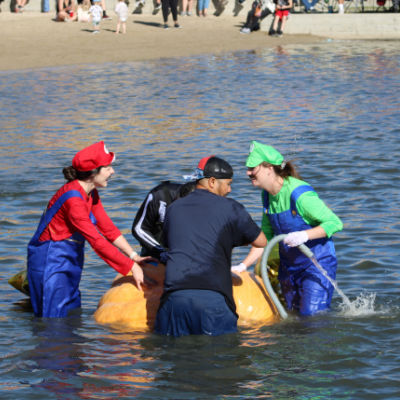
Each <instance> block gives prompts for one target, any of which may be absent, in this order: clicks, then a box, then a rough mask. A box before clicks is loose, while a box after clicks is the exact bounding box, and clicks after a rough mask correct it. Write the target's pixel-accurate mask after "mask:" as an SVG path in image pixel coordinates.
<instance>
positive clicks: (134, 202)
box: [0, 41, 400, 399]
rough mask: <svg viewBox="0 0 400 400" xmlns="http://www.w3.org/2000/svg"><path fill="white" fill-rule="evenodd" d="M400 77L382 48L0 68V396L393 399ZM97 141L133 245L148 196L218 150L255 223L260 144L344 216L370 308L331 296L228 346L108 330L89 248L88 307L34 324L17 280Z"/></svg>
mask: <svg viewBox="0 0 400 400" xmlns="http://www.w3.org/2000/svg"><path fill="white" fill-rule="evenodd" d="M399 77H400V50H399V48H398V42H382V41H381V42H355V43H351V42H330V43H323V44H319V45H312V46H285V47H278V48H275V49H266V50H264V51H262V52H239V53H234V54H230V55H224V56H214V57H213V56H202V57H194V58H184V59H179V60H162V61H158V62H146V63H129V64H105V65H100V66H79V67H65V68H47V69H40V70H34V71H13V72H2V73H0V96H1V98H2V106H1V110H0V133H1V147H0V182H1V185H0V202H1V214H0V271H1V274H0V302H1V306H2V312H1V314H0V327H1V330H0V355H1V364H0V397H1V398H2V399H75V398H76V399H78V398H82V399H105V398H112V399H115V398H117V397H123V398H138V399H150V398H151V399H157V398H160V399H161V398H162V399H164V398H165V399H214V398H215V399H216V398H218V399H245V398H251V399H256V398H257V399H269V398H271V399H398V398H399V395H398V393H399V389H400V384H399V380H400V367H399V365H400V357H399V352H400V351H399V339H400V337H399V336H400V325H399V317H400V312H399V306H398V303H397V301H398V293H399V283H400V279H399V266H400V265H399V261H398V255H399V250H398V249H399V248H400V246H399V242H400V240H399V234H400V222H399V221H400V220H399V215H400V212H399V208H400V206H399V204H400V201H399V200H400V199H399V186H398V182H397V180H398V177H399V173H400V165H399V158H398V157H399V154H400V139H399V137H400V135H399V133H400V129H399V123H398V121H399V111H400V107H399V92H400V91H399V89H400V84H399V82H400V79H399ZM101 139H104V140H105V142H106V143H107V145H108V147H109V148H110V149H111V150H112V151H115V152H116V153H117V163H116V171H117V174H116V175H115V177H114V178H113V180H112V181H111V182H110V184H109V187H108V188H107V189H106V190H105V191H103V192H102V194H101V195H102V199H103V203H104V204H105V206H106V209H107V211H108V212H109V214H110V216H111V217H112V219H113V220H114V222H116V224H117V225H118V226H119V227H120V229H121V230H122V231H123V233H124V234H126V236H127V237H128V239H129V240H130V242H131V243H133V244H135V242H134V240H133V238H132V237H131V236H130V227H131V223H132V220H133V218H134V215H135V213H136V211H137V209H138V207H139V205H140V203H141V201H142V200H143V198H144V196H145V194H146V192H147V191H148V190H149V189H150V188H151V187H153V186H154V185H156V184H157V183H158V182H159V181H161V180H164V179H172V180H175V181H181V176H182V175H183V174H186V173H188V172H191V171H192V169H193V167H194V166H195V165H196V164H197V162H198V160H199V159H200V158H201V157H203V156H205V155H209V154H216V155H219V156H222V157H224V158H226V159H227V160H228V161H229V162H230V163H231V164H232V165H233V167H234V169H235V181H234V186H233V191H232V194H231V196H232V197H234V198H236V199H238V200H239V201H241V202H242V203H244V204H245V205H246V207H247V208H248V209H249V210H250V212H251V213H252V215H253V216H254V218H255V219H256V220H258V221H260V219H261V205H260V200H259V192H258V191H257V190H255V189H253V188H252V187H251V185H250V183H249V182H248V180H247V179H246V176H245V168H244V161H245V158H246V155H247V151H248V146H249V142H250V140H253V139H256V140H259V141H262V142H264V143H269V144H271V145H274V146H276V147H277V148H278V149H279V150H280V151H281V152H282V153H283V154H285V155H286V156H287V158H288V159H294V160H295V161H296V163H297V165H298V167H299V170H300V172H301V174H302V176H303V178H304V179H305V180H307V181H309V183H311V184H312V185H313V186H314V187H315V189H316V190H317V191H318V193H319V194H320V196H321V197H322V198H323V199H324V200H325V201H326V203H327V204H328V205H329V206H330V207H332V208H333V210H334V211H335V212H336V213H337V214H338V215H339V216H340V217H341V218H342V220H343V222H344V230H343V231H342V232H340V233H338V234H336V235H335V243H336V249H337V254H338V259H339V269H338V274H337V279H338V285H339V287H340V288H341V289H342V290H343V292H344V293H345V294H346V295H347V296H348V297H349V298H350V299H351V300H352V301H355V300H356V299H358V300H357V301H360V302H363V301H364V302H367V303H368V302H369V303H368V304H364V305H362V304H361V303H360V304H359V305H357V307H358V309H359V310H361V311H364V312H359V313H349V312H346V310H344V309H343V306H342V304H341V299H340V297H339V296H337V295H336V296H335V297H334V300H333V307H332V311H331V312H330V313H328V314H326V315H319V316H316V317H312V318H304V319H301V318H297V317H296V316H290V318H289V319H288V320H286V321H285V322H282V323H279V324H276V325H274V326H268V327H264V328H263V329H260V330H251V329H244V328H242V329H241V330H240V332H239V333H238V334H235V335H226V336H223V337H218V338H208V337H187V338H180V339H171V338H163V337H158V336H156V335H152V334H147V335H144V334H139V333H135V332H121V331H113V330H111V329H109V328H107V327H103V326H99V325H97V324H96V323H95V321H94V320H93V318H92V315H93V313H94V311H95V309H96V306H97V302H98V300H99V299H100V297H101V296H102V294H103V293H104V292H105V291H106V290H107V289H108V287H109V284H110V282H111V280H112V279H113V277H114V275H115V274H114V272H113V270H112V269H111V268H108V267H107V266H105V265H104V263H103V262H102V261H101V260H100V259H99V258H98V257H97V256H95V255H94V253H93V251H92V250H91V249H89V248H87V256H86V263H85V269H84V274H83V278H82V283H81V290H82V295H83V298H82V300H83V307H82V313H81V314H80V315H75V316H71V317H69V318H66V319H62V320H54V321H45V320H41V319H36V318H33V316H32V314H31V312H30V311H29V308H28V306H27V304H26V300H25V299H24V298H23V295H20V294H19V293H18V292H17V291H16V290H15V289H13V288H12V287H11V286H9V285H8V283H7V280H8V278H9V277H10V276H11V275H13V274H14V273H16V272H18V271H19V270H21V269H22V268H24V266H25V257H26V245H27V242H28V240H29V239H30V237H31V236H32V234H33V232H34V229H35V227H36V224H37V222H38V220H39V217H40V214H41V212H42V210H43V208H44V207H45V205H46V203H47V201H48V200H49V198H50V197H51V195H52V194H53V193H54V192H55V190H56V189H57V188H58V187H59V186H61V185H62V183H63V179H62V173H61V170H62V167H63V166H67V165H69V164H70V162H71V159H72V157H73V155H74V154H75V152H76V150H77V149H80V148H82V147H84V146H86V145H89V144H91V143H92V142H94V141H98V140H101ZM136 245H137V244H136ZM245 253H246V249H238V250H236V251H235V253H234V262H235V261H239V260H240V259H241V257H243V255H244V254H245Z"/></svg>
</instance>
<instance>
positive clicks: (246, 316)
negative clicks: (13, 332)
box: [94, 264, 280, 331]
mask: <svg viewBox="0 0 400 400" xmlns="http://www.w3.org/2000/svg"><path fill="white" fill-rule="evenodd" d="M143 270H144V273H145V277H146V278H145V281H147V282H150V284H149V285H146V287H144V288H143V291H139V290H138V289H137V288H136V286H135V284H134V280H133V278H132V276H129V275H128V276H122V275H117V277H116V278H115V279H114V281H113V283H112V287H111V289H109V290H108V291H107V292H106V293H105V294H104V295H103V297H102V298H101V299H100V302H99V305H98V308H97V310H96V312H95V314H94V318H95V320H96V321H97V322H98V323H100V324H108V325H111V326H113V327H115V328H122V329H124V330H126V329H129V330H135V331H152V330H153V327H154V323H155V318H156V314H157V310H158V306H159V304H160V297H161V294H162V292H163V282H164V276H165V266H164V265H162V264H159V265H158V266H153V265H151V264H147V265H146V266H145V267H144V268H143ZM232 281H233V296H234V299H235V302H236V311H237V313H238V315H239V320H238V324H239V325H241V326H252V327H259V326H262V325H270V324H273V323H275V322H278V321H279V320H280V315H279V312H278V310H277V308H276V306H275V304H274V303H273V301H272V300H271V298H270V296H269V295H268V293H267V291H266V290H265V289H264V285H263V281H262V279H261V278H260V277H259V276H257V275H255V274H254V273H251V272H242V273H241V274H240V275H233V276H232Z"/></svg>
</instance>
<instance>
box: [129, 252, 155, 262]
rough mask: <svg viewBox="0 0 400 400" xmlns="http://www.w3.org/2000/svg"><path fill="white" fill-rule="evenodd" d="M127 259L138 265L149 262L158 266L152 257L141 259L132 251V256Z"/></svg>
mask: <svg viewBox="0 0 400 400" xmlns="http://www.w3.org/2000/svg"><path fill="white" fill-rule="evenodd" d="M129 258H130V259H131V260H133V261H135V262H136V263H138V264H139V265H143V264H148V263H151V262H153V263H157V264H158V260H157V259H155V258H154V257H151V256H145V257H141V256H139V254H138V253H136V251H133V252H132V254H131V255H130V256H129Z"/></svg>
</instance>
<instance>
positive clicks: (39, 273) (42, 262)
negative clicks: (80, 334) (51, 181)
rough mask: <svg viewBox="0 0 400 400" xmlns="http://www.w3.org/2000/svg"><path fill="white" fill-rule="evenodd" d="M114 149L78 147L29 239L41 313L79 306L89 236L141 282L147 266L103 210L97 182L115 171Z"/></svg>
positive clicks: (31, 276) (33, 290) (33, 292)
mask: <svg viewBox="0 0 400 400" xmlns="http://www.w3.org/2000/svg"><path fill="white" fill-rule="evenodd" d="M114 158H115V156H114V153H112V152H109V151H108V150H107V148H106V146H105V145H104V142H102V141H101V142H98V143H95V144H93V145H91V146H89V147H86V148H85V149H83V150H81V151H79V152H78V153H77V154H76V155H75V157H74V159H73V160H72V166H70V167H67V168H64V169H63V174H64V177H65V179H66V180H67V183H66V184H65V185H64V186H62V187H61V188H60V189H59V190H58V191H57V193H56V194H55V195H54V196H53V197H52V199H51V200H50V202H49V204H48V206H47V208H46V210H45V212H44V213H43V215H42V218H41V220H40V223H39V226H38V228H37V230H36V233H35V235H34V236H33V238H32V239H31V241H30V242H29V245H28V282H29V292H30V297H31V303H32V307H33V311H34V313H35V315H36V316H38V317H65V316H66V315H67V314H68V312H69V311H70V310H72V309H75V308H79V307H80V306H81V296H80V291H79V282H80V279H81V275H82V268H83V260H84V244H85V239H86V240H87V241H88V242H89V243H90V245H91V246H92V247H93V249H94V251H95V252H96V253H97V254H98V255H99V256H100V257H101V258H102V259H103V260H104V261H105V262H106V263H107V264H109V265H110V266H111V267H113V268H114V269H115V270H116V271H118V272H119V273H121V274H123V275H127V274H128V273H129V272H130V271H132V274H133V277H134V279H135V281H136V284H137V286H138V288H139V289H140V288H141V284H142V283H143V271H142V269H141V267H140V266H139V265H138V262H141V261H143V260H145V259H147V258H142V257H139V256H138V255H137V254H136V252H134V251H133V249H132V247H131V246H130V245H129V243H128V242H127V241H126V239H125V238H124V236H123V235H122V234H121V232H120V231H119V229H118V228H117V227H116V226H115V225H114V224H113V222H112V221H111V219H110V218H109V217H108V215H107V214H106V212H105V211H104V208H103V205H102V203H101V200H100V197H99V194H98V192H97V188H103V187H107V184H108V179H109V178H110V177H111V175H113V173H114V169H113V167H112V166H111V164H112V162H113V161H114Z"/></svg>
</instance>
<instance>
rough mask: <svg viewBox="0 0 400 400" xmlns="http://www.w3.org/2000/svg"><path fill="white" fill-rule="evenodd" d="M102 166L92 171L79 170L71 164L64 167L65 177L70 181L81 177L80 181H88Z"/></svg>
mask: <svg viewBox="0 0 400 400" xmlns="http://www.w3.org/2000/svg"><path fill="white" fill-rule="evenodd" d="M102 168H103V167H102V166H101V167H98V168H96V169H93V170H91V171H78V170H76V169H75V168H74V167H73V166H72V165H71V166H70V167H65V168H63V174H64V178H65V179H66V180H67V181H68V182H72V181H74V180H75V179H79V180H80V181H86V180H87V179H89V178H90V177H92V176H93V175H96V174H98V173H99V172H100V170H101V169H102Z"/></svg>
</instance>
